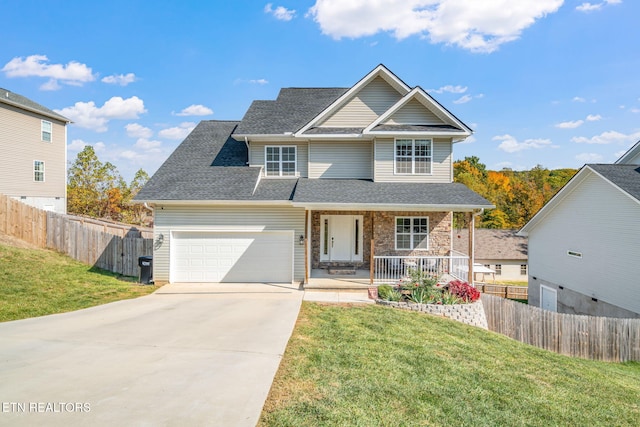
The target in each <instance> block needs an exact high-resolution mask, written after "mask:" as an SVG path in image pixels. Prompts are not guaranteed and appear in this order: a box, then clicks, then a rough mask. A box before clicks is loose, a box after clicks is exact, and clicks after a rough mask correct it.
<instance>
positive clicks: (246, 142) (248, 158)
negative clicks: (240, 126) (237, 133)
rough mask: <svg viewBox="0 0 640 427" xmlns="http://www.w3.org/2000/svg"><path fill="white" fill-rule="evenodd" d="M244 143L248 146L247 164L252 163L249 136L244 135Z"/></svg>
mask: <svg viewBox="0 0 640 427" xmlns="http://www.w3.org/2000/svg"><path fill="white" fill-rule="evenodd" d="M244 144H245V145H246V146H247V165H250V164H251V150H250V149H249V138H247V137H246V136H245V137H244Z"/></svg>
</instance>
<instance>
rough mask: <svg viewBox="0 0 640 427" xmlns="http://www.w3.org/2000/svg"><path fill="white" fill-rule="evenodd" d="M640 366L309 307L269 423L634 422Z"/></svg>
mask: <svg viewBox="0 0 640 427" xmlns="http://www.w3.org/2000/svg"><path fill="white" fill-rule="evenodd" d="M638 396H640V363H625V364H614V363H604V362H595V361H588V360H582V359H574V358H569V357H565V356H560V355H558V354H555V353H551V352H548V351H545V350H541V349H538V348H534V347H531V346H528V345H525V344H521V343H519V342H516V341H513V340H510V339H508V338H506V337H503V336H501V335H498V334H495V333H492V332H487V331H484V330H481V329H479V328H474V327H471V326H466V325H462V324H459V323H457V322H455V321H451V320H446V319H442V318H437V317H434V316H429V315H425V314H421V313H415V312H405V311H402V310H394V309H389V308H384V307H380V306H354V307H344V306H332V305H321V304H314V303H309V302H305V303H303V306H302V310H301V312H300V316H299V318H298V322H297V325H296V328H295V330H294V333H293V336H292V338H291V340H290V341H289V345H288V346H287V350H286V353H285V355H284V358H283V360H282V362H281V365H280V369H279V371H278V373H277V375H276V379H275V381H274V384H273V386H272V389H271V391H270V394H269V397H268V399H267V402H266V404H265V406H264V409H263V413H262V416H261V420H260V425H262V426H320V425H321V426H347V425H348V426H399V425H402V426H412V425H415V426H498V425H500V426H503V425H504V426H512V425H521V426H554V425H559V426H569V425H571V426H574V425H575V426H587V425H588V426H614V425H615V426H637V425H640V399H639V398H638Z"/></svg>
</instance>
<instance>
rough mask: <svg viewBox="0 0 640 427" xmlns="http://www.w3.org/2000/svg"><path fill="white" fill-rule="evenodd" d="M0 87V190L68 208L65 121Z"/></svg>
mask: <svg viewBox="0 0 640 427" xmlns="http://www.w3.org/2000/svg"><path fill="white" fill-rule="evenodd" d="M69 123H71V121H70V120H69V119H67V118H65V117H63V116H61V115H60V114H58V113H56V112H54V111H51V110H50V109H48V108H46V107H44V106H42V105H40V104H38V103H36V102H33V101H32V100H30V99H28V98H25V97H24V96H22V95H18V94H17V93H14V92H11V91H9V90H7V89H2V88H0V151H1V152H2V155H1V156H0V193H1V194H4V195H7V196H9V197H12V198H14V199H17V200H20V201H22V202H24V203H26V204H28V205H31V206H35V207H37V208H40V209H44V210H50V211H55V212H59V213H66V211H67V197H66V196H67V124H69Z"/></svg>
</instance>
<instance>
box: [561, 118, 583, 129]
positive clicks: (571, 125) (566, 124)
mask: <svg viewBox="0 0 640 427" xmlns="http://www.w3.org/2000/svg"><path fill="white" fill-rule="evenodd" d="M583 123H584V120H574V121H572V122H571V121H570V122H561V123H558V124H556V127H557V128H560V129H575V128H577V127H580V126H582V124H583Z"/></svg>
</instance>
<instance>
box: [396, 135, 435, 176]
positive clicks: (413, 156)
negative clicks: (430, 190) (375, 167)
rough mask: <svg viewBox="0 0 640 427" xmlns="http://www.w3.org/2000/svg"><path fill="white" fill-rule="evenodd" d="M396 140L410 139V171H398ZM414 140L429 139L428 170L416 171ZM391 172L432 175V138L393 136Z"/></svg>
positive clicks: (403, 174) (408, 174) (407, 174)
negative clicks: (425, 171)
mask: <svg viewBox="0 0 640 427" xmlns="http://www.w3.org/2000/svg"><path fill="white" fill-rule="evenodd" d="M398 140H405V141H411V172H398V171H397V159H398V147H397V146H398ZM416 141H429V172H427V173H424V172H423V173H417V172H416ZM393 174H394V175H402V176H413V175H418V176H431V175H433V139H432V138H422V139H421V138H394V140H393Z"/></svg>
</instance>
